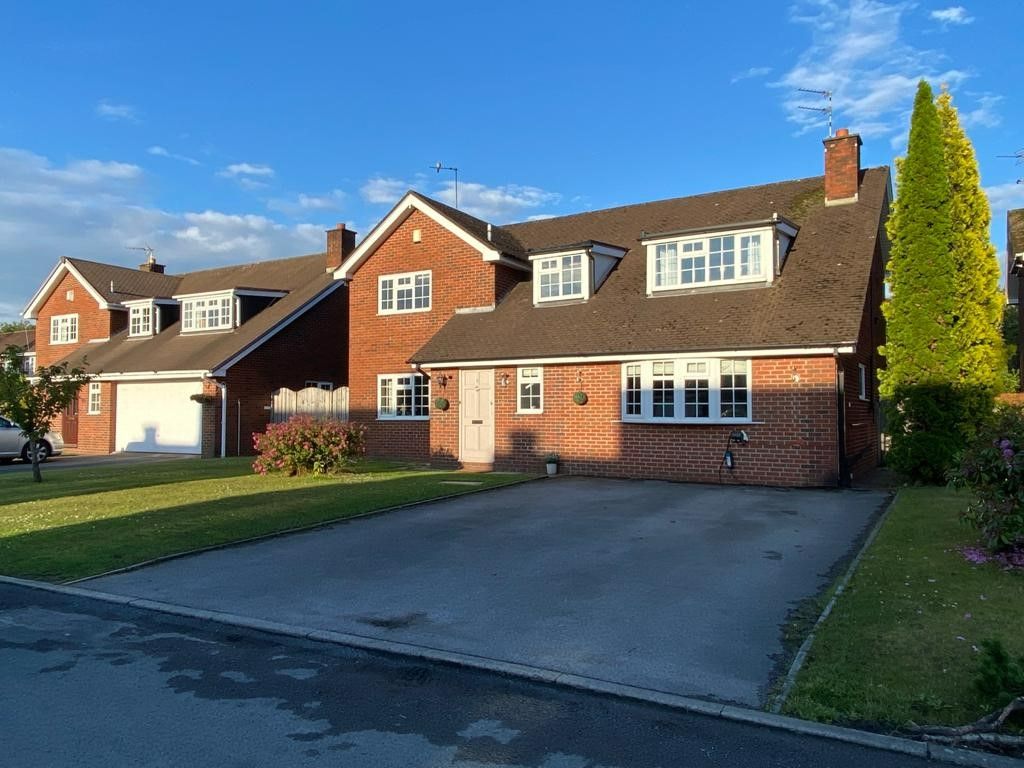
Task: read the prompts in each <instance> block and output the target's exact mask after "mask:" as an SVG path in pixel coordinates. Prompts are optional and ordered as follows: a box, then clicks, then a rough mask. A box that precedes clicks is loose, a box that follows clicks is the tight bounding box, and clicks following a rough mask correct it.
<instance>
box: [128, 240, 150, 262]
mask: <svg viewBox="0 0 1024 768" xmlns="http://www.w3.org/2000/svg"><path fill="white" fill-rule="evenodd" d="M125 248H126V249H127V250H129V251H142V252H143V253H145V254H146V263H148V264H156V249H154V248H150V247H149V243H146V244H145V245H126V246H125Z"/></svg>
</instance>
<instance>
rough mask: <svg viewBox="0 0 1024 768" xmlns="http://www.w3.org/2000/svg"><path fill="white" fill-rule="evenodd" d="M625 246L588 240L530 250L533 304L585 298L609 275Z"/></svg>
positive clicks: (623, 252)
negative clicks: (541, 249) (540, 249)
mask: <svg viewBox="0 0 1024 768" xmlns="http://www.w3.org/2000/svg"><path fill="white" fill-rule="evenodd" d="M626 250H627V249H626V248H620V247H618V246H616V245H608V244H606V243H599V242H596V241H594V240H588V241H586V242H583V243H576V244H574V245H566V246H562V247H559V248H550V249H546V250H543V251H534V252H533V253H532V254H531V255H530V261H531V262H532V263H533V303H534V304H535V305H536V304H546V303H552V304H553V303H556V302H565V301H569V302H573V301H587V300H588V299H589V298H590V297H591V296H592V295H593V294H594V292H595V291H596V290H597V289H598V288H599V287H600V286H601V283H603V282H604V280H605V278H607V277H608V275H609V274H611V271H612V270H613V269H614V268H615V265H616V264H617V263H618V261H619V259H621V258H622V257H623V256H624V255H625V253H626Z"/></svg>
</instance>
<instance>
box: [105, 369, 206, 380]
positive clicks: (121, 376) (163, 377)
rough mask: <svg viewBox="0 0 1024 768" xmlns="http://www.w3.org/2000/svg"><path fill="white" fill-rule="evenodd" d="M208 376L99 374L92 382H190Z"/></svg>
mask: <svg viewBox="0 0 1024 768" xmlns="http://www.w3.org/2000/svg"><path fill="white" fill-rule="evenodd" d="M209 375H210V372H209V371H122V372H120V373H117V372H101V373H97V374H95V375H93V377H92V379H93V381H166V380H168V379H178V380H186V381H188V380H191V379H202V378H205V377H208V376H209Z"/></svg>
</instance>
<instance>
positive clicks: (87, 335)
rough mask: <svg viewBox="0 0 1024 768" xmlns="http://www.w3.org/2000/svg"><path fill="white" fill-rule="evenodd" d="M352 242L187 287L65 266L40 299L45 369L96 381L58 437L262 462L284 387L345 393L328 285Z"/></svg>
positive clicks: (344, 299)
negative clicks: (70, 368)
mask: <svg viewBox="0 0 1024 768" xmlns="http://www.w3.org/2000/svg"><path fill="white" fill-rule="evenodd" d="M354 243H355V233H354V232H351V231H347V230H346V229H345V228H344V226H342V225H339V226H338V228H337V229H334V230H331V231H329V232H328V233H327V253H326V254H324V253H318V254H313V255H310V256H300V257H297V258H289V259H278V260H274V261H263V262H258V263H254V264H244V265H241V266H229V267H221V268H217V269H208V270H203V271H198V272H189V273H185V274H180V275H170V274H165V273H164V267H163V265H160V264H157V263H155V262H154V261H153V260H152V259H150V260H149V261H148V262H147V263H145V264H142V265H141V266H140V267H139V269H137V270H136V269H128V268H125V267H118V266H113V265H110V264H100V263H97V262H92V261H85V260H82V259H71V258H62V259H61V260H60V262H59V263H58V264H57V266H56V268H54V270H53V271H52V272H51V273H50V276H49V277H48V278H47V280H46V282H45V283H44V284H43V286H42V287H41V288H40V289H39V291H38V292H37V293H36V295H35V296H34V297H33V298H32V301H31V302H30V304H29V306H28V308H27V309H26V310H25V317H27V318H31V319H35V320H36V342H35V343H36V355H37V362H38V364H39V365H49V364H52V363H57V362H61V361H68V362H69V363H71V364H72V365H82V366H84V367H85V368H86V369H87V370H88V371H90V372H91V373H94V374H95V375H94V378H93V379H92V381H91V382H90V383H89V384H88V385H87V386H85V387H83V389H82V392H81V394H80V396H79V399H78V402H77V403H75V404H73V406H72V407H71V408H69V409H68V411H66V412H65V413H64V415H63V417H62V419H61V423H60V424H59V425H58V426H59V428H60V430H61V431H62V432H63V434H64V438H65V442H66V443H68V444H69V445H75V446H77V447H78V448H80V449H83V450H86V451H95V452H100V453H110V452H113V451H143V452H166V453H187V454H201V455H205V456H233V455H239V454H249V453H252V452H253V451H252V434H253V432H259V431H263V429H264V428H265V427H266V424H267V421H268V419H269V411H268V410H267V409H268V406H269V405H270V402H271V393H272V392H273V391H274V390H276V389H278V388H280V387H288V388H290V389H302V388H303V387H305V386H320V387H323V388H333V387H337V386H343V385H345V384H346V383H347V375H348V374H347V354H346V351H345V344H346V338H347V323H348V290H347V288H346V287H345V286H344V285H343V284H342V283H339V282H338V281H336V280H334V279H333V277H332V273H333V271H334V270H335V269H336V268H337V267H338V266H339V265H340V264H341V262H342V259H343V258H344V255H346V254H347V253H348V252H349V251H351V250H352V248H353V246H354Z"/></svg>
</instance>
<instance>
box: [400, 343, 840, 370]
mask: <svg viewBox="0 0 1024 768" xmlns="http://www.w3.org/2000/svg"><path fill="white" fill-rule="evenodd" d="M856 351H857V346H856V344H844V345H840V346H835V347H786V348H780V349H723V350H717V351H705V352H645V353H642V354H629V355H577V356H573V357H521V358H508V359H505V360H456V361H453V362H423V363H419V366H420V367H421V368H426V369H429V368H496V367H499V366H506V367H507V366H513V365H515V366H522V365H571V364H581V365H582V364H586V363H618V362H632V361H634V360H660V359H663V358H664V359H667V358H670V357H671V358H673V359H676V360H685V359H688V358H701V359H703V358H709V357H748V358H749V357H821V356H823V355H830V356H831V355H849V354H853V353H854V352H856Z"/></svg>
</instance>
